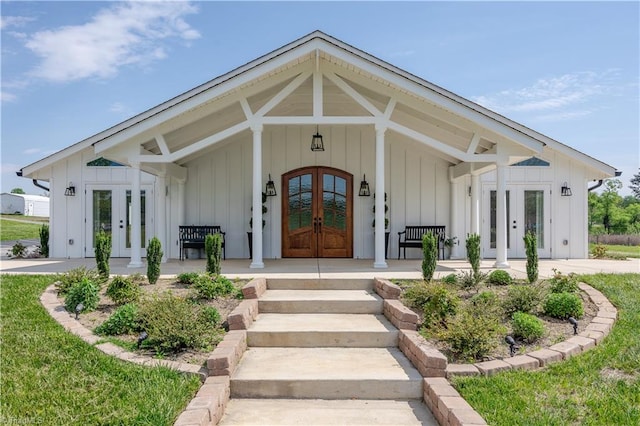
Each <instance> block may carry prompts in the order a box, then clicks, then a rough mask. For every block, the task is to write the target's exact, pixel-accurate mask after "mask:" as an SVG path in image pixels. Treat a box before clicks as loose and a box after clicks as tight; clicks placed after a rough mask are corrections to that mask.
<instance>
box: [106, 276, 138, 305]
mask: <svg viewBox="0 0 640 426" xmlns="http://www.w3.org/2000/svg"><path fill="white" fill-rule="evenodd" d="M106 294H107V296H109V298H110V299H111V300H113V303H115V304H116V305H124V304H125V303H131V302H137V301H138V299H140V285H139V284H138V283H136V282H133V281H132V280H131V279H130V278H126V277H121V276H117V277H114V278H113V279H112V280H111V282H110V283H109V286H108V287H107V291H106Z"/></svg>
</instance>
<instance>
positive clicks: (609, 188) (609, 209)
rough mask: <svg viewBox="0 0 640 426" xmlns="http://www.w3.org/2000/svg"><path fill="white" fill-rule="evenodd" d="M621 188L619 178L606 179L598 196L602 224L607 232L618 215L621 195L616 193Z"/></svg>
mask: <svg viewBox="0 0 640 426" xmlns="http://www.w3.org/2000/svg"><path fill="white" fill-rule="evenodd" d="M621 188H622V182H620V180H619V179H607V181H606V182H605V189H604V191H603V192H602V195H601V196H600V198H601V202H602V211H603V215H602V224H603V225H604V229H605V231H606V232H607V233H610V232H611V228H612V227H613V226H614V224H615V219H617V218H618V217H617V216H619V210H620V207H619V206H620V204H621V203H622V197H621V196H620V195H618V190H620V189H621Z"/></svg>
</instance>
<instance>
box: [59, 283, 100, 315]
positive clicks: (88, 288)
mask: <svg viewBox="0 0 640 426" xmlns="http://www.w3.org/2000/svg"><path fill="white" fill-rule="evenodd" d="M99 291H100V287H99V286H98V284H96V283H95V282H93V281H91V280H89V279H87V278H83V279H82V280H81V281H80V282H77V283H75V284H73V285H72V286H71V288H70V289H69V291H68V292H67V297H66V298H65V299H64V307H65V309H66V310H67V311H69V312H75V311H76V307H77V306H78V305H79V304H81V303H82V305H83V308H82V309H81V310H80V312H81V313H82V312H91V311H93V310H94V309H96V308H97V307H98V302H99V301H100V295H99V294H98V292H99Z"/></svg>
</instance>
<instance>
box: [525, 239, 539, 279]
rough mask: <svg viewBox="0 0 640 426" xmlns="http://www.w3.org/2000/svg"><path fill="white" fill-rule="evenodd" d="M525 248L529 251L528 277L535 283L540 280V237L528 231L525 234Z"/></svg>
mask: <svg viewBox="0 0 640 426" xmlns="http://www.w3.org/2000/svg"><path fill="white" fill-rule="evenodd" d="M524 248H525V251H526V253H527V279H528V280H529V283H531V284H533V283H534V282H536V281H537V280H538V238H537V237H536V234H535V233H533V232H531V231H527V233H526V234H525V235H524Z"/></svg>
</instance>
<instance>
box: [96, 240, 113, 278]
mask: <svg viewBox="0 0 640 426" xmlns="http://www.w3.org/2000/svg"><path fill="white" fill-rule="evenodd" d="M95 255H96V266H97V268H98V273H99V274H100V276H101V277H102V279H104V280H107V279H109V257H111V234H107V233H106V232H104V231H100V232H98V235H96V247H95Z"/></svg>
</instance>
